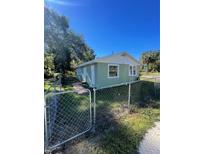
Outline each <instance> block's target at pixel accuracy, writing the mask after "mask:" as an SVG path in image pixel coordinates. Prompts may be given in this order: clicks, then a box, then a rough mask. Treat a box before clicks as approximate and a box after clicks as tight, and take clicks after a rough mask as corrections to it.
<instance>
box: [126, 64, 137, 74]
mask: <svg viewBox="0 0 205 154" xmlns="http://www.w3.org/2000/svg"><path fill="white" fill-rule="evenodd" d="M130 67H132V71H131V72H132V73H131V74H130ZM134 67H135V74H133V68H134ZM136 69H137V66H136V65H129V68H128V74H129V76H137V70H136Z"/></svg>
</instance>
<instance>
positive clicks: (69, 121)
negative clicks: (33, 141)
mask: <svg viewBox="0 0 205 154" xmlns="http://www.w3.org/2000/svg"><path fill="white" fill-rule="evenodd" d="M156 81H159V80H156V79H150V78H149V80H148V81H147V80H138V81H134V82H130V83H124V84H120V85H112V86H109V87H102V88H98V89H95V88H94V89H91V91H90V90H87V91H86V92H84V93H76V92H74V91H67V92H54V93H49V94H47V95H46V96H45V103H46V104H45V147H46V149H48V150H52V149H54V148H56V147H58V146H59V145H62V144H63V143H65V142H67V141H69V140H72V139H74V138H76V137H77V136H80V135H82V134H84V133H85V132H87V131H89V130H90V129H91V128H92V124H94V125H93V126H95V127H94V128H96V130H101V129H103V127H104V124H105V123H106V122H108V123H109V121H110V119H111V118H113V115H114V116H115V115H116V116H115V117H118V116H119V115H121V113H129V112H130V110H131V109H132V106H137V107H149V106H150V107H157V108H158V107H159V99H160V82H156ZM91 98H92V99H91ZM125 111H128V112H125ZM110 124H112V122H111V123H110Z"/></svg>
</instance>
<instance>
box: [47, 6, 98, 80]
mask: <svg viewBox="0 0 205 154" xmlns="http://www.w3.org/2000/svg"><path fill="white" fill-rule="evenodd" d="M44 16H45V17H44V19H45V21H44V52H45V53H53V54H54V65H55V72H58V73H62V75H63V77H64V78H65V77H66V74H67V72H68V71H74V70H75V67H76V66H77V65H78V64H79V63H82V62H85V61H89V60H92V59H94V58H95V54H94V51H93V50H92V49H91V48H89V47H88V45H87V44H86V43H85V41H84V39H83V37H82V36H80V35H77V34H75V33H74V32H73V31H71V30H70V29H69V28H70V27H69V22H68V20H67V18H66V17H65V16H61V15H59V14H58V13H57V12H55V11H54V10H52V9H50V8H47V7H45V8H44ZM71 59H72V60H71ZM45 77H46V76H45Z"/></svg>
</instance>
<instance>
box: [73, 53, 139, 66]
mask: <svg viewBox="0 0 205 154" xmlns="http://www.w3.org/2000/svg"><path fill="white" fill-rule="evenodd" d="M94 63H117V64H133V65H140V63H139V62H138V61H137V60H136V59H135V58H134V57H132V56H131V55H129V54H128V53H127V52H120V53H116V54H112V55H109V56H105V57H101V58H96V59H94V60H91V61H88V62H85V63H82V64H80V65H78V66H77V67H82V66H86V65H91V64H94Z"/></svg>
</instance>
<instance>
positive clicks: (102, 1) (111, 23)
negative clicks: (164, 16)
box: [46, 0, 160, 59]
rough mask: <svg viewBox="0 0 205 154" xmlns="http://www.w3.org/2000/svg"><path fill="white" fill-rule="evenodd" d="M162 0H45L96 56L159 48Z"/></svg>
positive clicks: (139, 53) (139, 52)
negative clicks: (63, 17) (81, 37)
mask: <svg viewBox="0 0 205 154" xmlns="http://www.w3.org/2000/svg"><path fill="white" fill-rule="evenodd" d="M159 1H160V0H46V4H47V6H49V7H51V8H53V9H54V10H56V11H57V12H58V13H60V14H61V15H64V16H66V17H67V18H68V21H69V25H70V28H71V29H72V30H73V31H74V32H76V33H77V34H82V35H83V37H84V40H85V42H86V43H87V44H88V46H89V47H90V48H92V49H93V50H94V51H95V54H96V56H97V57H101V56H106V55H110V54H112V53H117V52H122V51H127V52H128V53H129V54H131V55H132V56H134V57H135V58H137V59H139V58H140V55H141V53H142V52H144V51H148V50H159V49H160V2H159Z"/></svg>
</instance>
